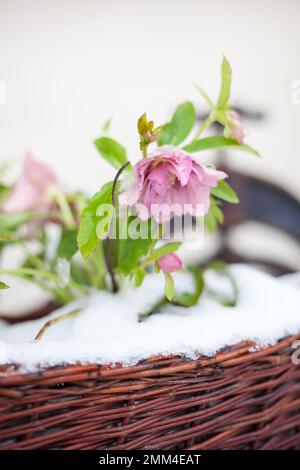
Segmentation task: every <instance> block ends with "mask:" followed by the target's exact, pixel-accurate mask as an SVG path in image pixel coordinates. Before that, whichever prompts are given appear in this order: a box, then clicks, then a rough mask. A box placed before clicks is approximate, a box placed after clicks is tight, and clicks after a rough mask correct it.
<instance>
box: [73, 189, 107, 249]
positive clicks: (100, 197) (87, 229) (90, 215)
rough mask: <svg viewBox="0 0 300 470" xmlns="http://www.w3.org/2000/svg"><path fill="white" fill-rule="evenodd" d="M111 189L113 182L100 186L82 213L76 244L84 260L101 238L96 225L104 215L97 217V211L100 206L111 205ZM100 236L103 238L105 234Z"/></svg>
mask: <svg viewBox="0 0 300 470" xmlns="http://www.w3.org/2000/svg"><path fill="white" fill-rule="evenodd" d="M112 187H113V181H110V182H108V183H106V184H105V185H104V186H102V188H101V189H100V191H99V192H98V193H96V194H95V195H94V197H93V198H92V199H91V200H90V202H89V203H88V205H87V206H86V207H85V209H84V210H83V212H82V215H81V221H80V226H79V232H78V237H77V243H78V247H79V249H80V251H81V253H82V255H83V257H84V258H87V257H88V256H89V255H90V254H91V253H92V251H93V250H94V249H95V248H96V246H97V244H98V242H99V238H101V234H99V233H98V234H97V225H98V223H99V222H100V221H101V220H103V219H104V217H105V215H102V216H99V215H97V209H98V207H99V206H100V205H101V204H111V203H112V200H111V197H112ZM108 228H109V227H107V231H108ZM99 235H100V237H99ZM102 235H103V236H104V235H105V233H103V234H102Z"/></svg>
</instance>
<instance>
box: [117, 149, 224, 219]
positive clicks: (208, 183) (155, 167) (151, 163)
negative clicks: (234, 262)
mask: <svg viewBox="0 0 300 470" xmlns="http://www.w3.org/2000/svg"><path fill="white" fill-rule="evenodd" d="M226 177H227V175H226V173H224V172H222V171H217V170H214V169H212V168H207V167H206V166H205V165H203V164H201V163H200V162H198V161H197V160H196V159H195V158H193V157H192V156H191V155H189V154H188V153H186V152H185V151H183V150H181V149H176V148H174V147H171V146H164V147H161V148H159V149H157V150H156V151H155V153H154V154H153V155H152V156H150V157H148V158H144V159H143V160H140V161H139V162H138V163H137V164H136V165H135V167H134V181H133V184H132V185H131V187H130V188H129V189H127V190H125V191H124V192H123V194H121V196H120V199H119V202H120V204H121V205H125V206H130V207H132V206H133V207H135V209H136V212H137V215H138V217H139V218H140V219H141V220H147V219H149V217H153V218H154V220H155V221H156V222H158V223H163V222H168V221H169V220H170V219H171V218H173V217H174V216H182V215H185V214H191V215H196V216H204V215H205V214H207V213H208V211H209V207H210V191H211V188H212V187H215V186H217V184H218V181H219V180H220V179H224V178H226Z"/></svg>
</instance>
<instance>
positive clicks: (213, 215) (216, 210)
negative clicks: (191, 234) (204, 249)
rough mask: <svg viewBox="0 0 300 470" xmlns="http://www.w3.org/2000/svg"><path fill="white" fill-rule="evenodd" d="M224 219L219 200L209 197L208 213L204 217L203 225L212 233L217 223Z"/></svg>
mask: <svg viewBox="0 0 300 470" xmlns="http://www.w3.org/2000/svg"><path fill="white" fill-rule="evenodd" d="M223 220H224V216H223V212H222V210H221V209H220V207H219V202H218V201H217V200H216V199H215V198H213V197H211V198H210V208H209V212H208V214H206V216H205V217H204V225H205V228H206V230H207V231H208V232H209V233H214V232H215V231H216V230H217V227H218V223H219V224H222V223H223Z"/></svg>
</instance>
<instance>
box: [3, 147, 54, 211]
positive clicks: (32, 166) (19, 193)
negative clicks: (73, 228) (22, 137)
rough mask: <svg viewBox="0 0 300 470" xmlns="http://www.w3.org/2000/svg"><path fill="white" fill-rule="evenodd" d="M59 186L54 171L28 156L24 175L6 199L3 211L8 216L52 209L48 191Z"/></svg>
mask: <svg viewBox="0 0 300 470" xmlns="http://www.w3.org/2000/svg"><path fill="white" fill-rule="evenodd" d="M55 185H57V179H56V176H55V174H54V173H53V172H52V170H51V169H50V168H49V167H48V166H46V165H44V164H43V163H40V162H38V161H36V160H34V158H33V157H32V156H31V155H30V154H28V155H27V156H26V158H25V162H24V169H23V173H22V174H21V176H20V178H19V179H18V180H17V182H16V183H15V185H14V186H13V188H12V190H11V191H10V193H9V195H8V196H7V198H6V199H5V201H4V203H3V205H2V210H3V211H4V212H5V213H7V214H17V213H20V212H31V211H32V212H35V211H36V212H39V211H47V210H49V209H50V208H51V205H52V203H51V200H50V198H49V194H48V190H49V188H50V187H51V186H55Z"/></svg>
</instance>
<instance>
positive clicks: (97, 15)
mask: <svg viewBox="0 0 300 470" xmlns="http://www.w3.org/2000/svg"><path fill="white" fill-rule="evenodd" d="M299 26H300V2H299V1H298V0H264V1H261V0H251V1H250V0H248V1H238V0H227V1H226V2H224V1H221V0H209V1H207V2H205V1H199V0H185V1H182V0H163V1H162V0H160V1H159V0H152V1H151V2H149V1H143V0H125V1H124V0H123V1H121V0H109V1H105V0H86V1H84V2H83V1H82V0H81V1H80V0H43V1H38V0H26V1H24V0H0V103H1V104H0V136H1V138H0V164H1V162H4V161H6V160H11V159H16V160H17V161H18V160H21V158H22V157H23V155H24V152H25V151H26V150H27V149H31V150H32V151H33V153H34V155H35V156H36V157H37V158H39V159H41V160H43V161H45V162H47V163H49V164H51V165H52V166H53V167H54V168H55V169H56V171H57V172H58V174H59V175H60V177H61V179H62V180H64V181H65V182H66V183H67V185H68V186H69V187H70V188H72V189H73V188H80V189H84V190H86V191H88V192H90V193H92V192H93V191H95V190H97V189H98V188H99V187H100V186H101V184H102V183H103V182H105V180H106V179H107V178H110V177H111V176H112V175H113V171H112V170H111V169H110V167H109V166H108V165H107V164H106V163H105V162H104V161H103V160H101V158H100V156H99V155H98V153H97V151H96V149H95V148H94V146H93V139H94V138H96V137H97V136H98V135H99V132H100V129H101V127H102V125H103V124H104V122H105V121H106V120H107V119H108V118H112V126H111V135H112V136H113V137H115V138H116V139H117V140H119V141H120V142H121V143H123V145H125V146H126V147H127V149H128V155H129V157H130V159H131V160H132V161H134V160H136V159H137V158H138V156H139V151H138V138H137V132H136V121H137V119H138V117H139V116H140V115H141V114H142V113H143V112H144V111H146V112H147V115H148V117H149V118H151V119H154V121H155V123H156V124H157V125H159V124H161V123H163V122H165V121H166V120H168V119H169V118H170V115H171V113H172V112H173V110H174V108H175V106H176V105H177V104H178V103H180V102H182V101H185V100H187V99H190V100H192V101H193V102H194V103H195V104H196V105H197V107H198V111H199V113H200V114H201V113H205V111H206V108H205V104H204V102H203V100H202V99H201V98H200V96H199V95H198V94H197V91H196V90H195V88H194V87H193V84H199V85H201V86H202V87H203V88H204V89H205V90H206V91H207V93H208V94H209V95H210V96H212V98H214V97H216V94H217V92H218V86H219V69H220V64H221V60H222V55H223V54H225V55H226V57H227V58H228V59H229V61H230V63H231V65H232V67H233V72H234V75H233V88H232V89H233V94H232V100H231V101H232V104H233V105H235V106H238V107H241V108H242V109H243V110H245V111H247V113H250V116H249V118H248V119H244V122H245V127H246V132H247V138H246V142H249V143H250V144H251V145H253V146H255V147H256V148H258V149H259V150H260V153H261V155H262V157H263V159H262V160H258V159H256V158H254V157H253V156H248V155H247V154H238V153H234V154H232V155H226V164H228V165H230V167H231V168H232V169H235V170H238V171H242V172H243V173H245V174H251V175H254V176H258V177H260V178H264V179H267V180H268V181H270V182H272V183H274V184H276V185H279V186H281V187H282V188H284V189H286V190H288V191H289V192H290V193H291V194H293V196H294V197H295V198H296V199H299V198H300V184H299V174H300V155H299V125H300V60H299V57H300V35H299ZM209 159H210V160H212V156H211V155H210V158H209ZM251 230H252V231H251ZM263 233H265V234H266V235H262V232H261V228H257V227H255V226H253V227H252V228H251V227H250V228H248V229H247V232H246V234H244V235H242V234H239V235H236V236H235V237H236V238H235V243H239V244H241V245H243V244H244V246H245V248H246V249H248V250H250V251H251V250H253V249H254V247H256V245H259V246H260V248H259V249H260V250H262V251H263V252H265V251H266V249H272V250H273V254H274V255H275V256H276V257H277V258H280V259H281V258H282V259H286V258H287V257H289V258H290V263H291V265H292V267H293V268H294V269H300V255H299V250H298V245H297V243H296V242H294V241H293V242H291V243H290V244H289V247H288V248H287V246H286V247H285V246H283V244H282V241H281V235H279V234H272V235H270V234H269V232H268V231H267V232H263ZM259 239H260V242H258V240H259ZM249 240H251V243H249Z"/></svg>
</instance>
